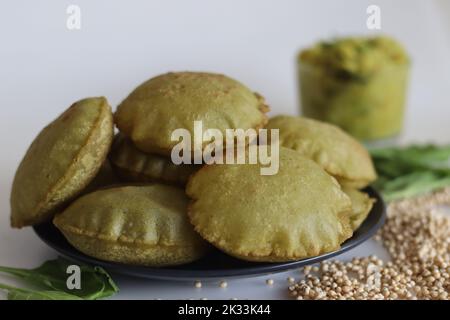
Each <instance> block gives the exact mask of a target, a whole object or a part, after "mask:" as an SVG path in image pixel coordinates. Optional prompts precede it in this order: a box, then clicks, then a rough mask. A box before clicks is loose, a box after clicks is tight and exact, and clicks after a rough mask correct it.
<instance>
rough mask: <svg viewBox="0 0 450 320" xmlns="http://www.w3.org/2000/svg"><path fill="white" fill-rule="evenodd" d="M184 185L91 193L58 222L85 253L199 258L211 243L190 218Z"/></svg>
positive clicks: (146, 259)
mask: <svg viewBox="0 0 450 320" xmlns="http://www.w3.org/2000/svg"><path fill="white" fill-rule="evenodd" d="M187 204H188V198H187V197H186V195H185V193H184V191H183V189H180V188H177V187H173V186H166V185H161V184H151V185H146V186H124V187H112V188H108V189H103V190H98V191H96V192H93V193H90V194H88V195H85V196H83V197H81V198H79V199H78V200H76V201H75V202H74V203H72V204H71V205H70V206H69V207H68V208H67V209H66V210H65V211H64V212H62V213H61V214H59V215H57V216H56V217H55V219H54V221H53V222H54V224H55V225H56V227H58V229H59V230H61V232H62V233H63V234H64V236H65V237H66V238H67V240H68V241H69V242H70V243H71V244H72V245H73V246H74V247H75V248H77V249H78V250H80V251H81V252H83V253H85V254H87V255H89V256H91V257H95V258H98V259H101V260H107V261H113V262H120V263H125V264H133V265H145V266H158V267H161V266H172V265H179V264H184V263H189V262H191V261H194V260H196V259H198V258H200V257H202V256H203V255H204V253H205V252H206V250H207V248H208V245H207V243H206V242H205V241H203V240H202V239H201V238H200V237H199V236H198V234H197V233H196V232H195V231H194V228H193V227H192V226H191V224H190V223H189V221H188V218H187V215H186V207H187Z"/></svg>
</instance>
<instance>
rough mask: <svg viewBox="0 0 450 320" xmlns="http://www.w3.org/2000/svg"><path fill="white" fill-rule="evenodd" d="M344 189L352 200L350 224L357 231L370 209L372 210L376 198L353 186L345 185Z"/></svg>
mask: <svg viewBox="0 0 450 320" xmlns="http://www.w3.org/2000/svg"><path fill="white" fill-rule="evenodd" d="M342 191H344V192H345V194H346V195H348V196H349V198H350V200H351V201H352V211H351V214H350V224H351V225H352V229H353V231H355V230H356V229H358V228H359V227H360V226H361V224H362V223H363V222H364V220H366V218H367V216H368V215H369V212H370V210H372V207H373V204H374V203H375V199H373V198H371V197H369V195H368V194H367V193H365V192H363V191H359V190H356V189H353V188H348V187H343V188H342Z"/></svg>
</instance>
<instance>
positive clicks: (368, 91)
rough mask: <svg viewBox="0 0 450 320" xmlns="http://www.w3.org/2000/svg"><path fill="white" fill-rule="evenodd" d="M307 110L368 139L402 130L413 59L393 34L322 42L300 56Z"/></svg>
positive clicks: (303, 108)
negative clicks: (389, 36)
mask: <svg viewBox="0 0 450 320" xmlns="http://www.w3.org/2000/svg"><path fill="white" fill-rule="evenodd" d="M298 62H299V77H300V92H301V103H302V110H303V114H304V115H305V116H308V117H312V118H316V119H319V120H323V121H328V122H331V123H334V124H336V125H338V126H340V127H342V128H343V129H344V130H346V131H348V132H349V133H350V134H353V135H354V136H356V137H357V138H360V139H362V140H372V139H377V138H385V137H389V136H393V135H395V134H397V133H399V131H400V130H401V127H402V121H403V111H404V104H405V92H406V86H407V79H408V76H409V66H410V60H409V57H408V55H407V53H406V52H405V50H404V48H403V47H402V46H401V45H400V44H399V43H398V42H396V41H395V40H393V39H391V38H388V37H373V38H356V37H352V38H342V39H336V40H334V41H327V42H320V43H318V44H316V45H315V46H313V47H311V48H309V49H306V50H303V51H302V52H301V53H300V54H299V57H298Z"/></svg>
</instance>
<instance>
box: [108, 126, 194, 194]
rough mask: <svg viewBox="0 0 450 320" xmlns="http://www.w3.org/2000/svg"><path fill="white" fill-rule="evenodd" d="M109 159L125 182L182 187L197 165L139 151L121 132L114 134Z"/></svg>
mask: <svg viewBox="0 0 450 320" xmlns="http://www.w3.org/2000/svg"><path fill="white" fill-rule="evenodd" d="M109 159H110V161H111V163H112V164H113V166H114V170H115V172H116V173H117V175H118V176H119V177H120V179H121V180H122V181H125V182H144V183H145V182H162V183H167V184H174V185H178V186H181V187H184V186H185V185H186V183H187V180H188V178H189V176H190V175H191V174H192V173H194V172H195V171H197V170H198V169H199V166H197V165H189V164H180V165H176V164H174V163H173V162H172V161H171V159H170V157H164V156H161V155H158V154H148V153H144V152H142V151H140V150H139V149H138V148H136V147H135V146H134V145H133V143H132V142H131V141H130V140H129V139H128V138H126V137H125V136H124V135H123V134H118V135H116V138H115V139H114V143H113V146H112V150H111V153H110V155H109Z"/></svg>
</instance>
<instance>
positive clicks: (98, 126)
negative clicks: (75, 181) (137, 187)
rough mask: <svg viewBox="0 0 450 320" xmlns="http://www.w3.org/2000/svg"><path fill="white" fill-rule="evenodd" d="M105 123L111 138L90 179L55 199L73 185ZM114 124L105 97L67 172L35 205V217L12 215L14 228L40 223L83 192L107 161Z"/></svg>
mask: <svg viewBox="0 0 450 320" xmlns="http://www.w3.org/2000/svg"><path fill="white" fill-rule="evenodd" d="M105 115H106V117H105V118H104V116H105ZM103 125H105V126H106V125H107V126H109V125H110V126H111V129H112V130H111V134H110V139H109V141H108V144H109V146H108V147H107V148H105V150H104V152H103V154H101V155H100V157H99V161H98V164H99V165H98V166H97V167H96V168H94V169H93V170H92V171H91V177H90V179H85V180H84V181H83V182H82V183H81V184H80V185H79V186H78V188H75V190H74V191H72V192H66V193H67V195H66V196H64V197H62V198H61V199H58V201H55V200H53V199H54V198H55V196H57V195H58V193H64V189H65V188H69V189H70V187H71V186H70V184H69V186H68V181H70V180H71V179H72V178H73V177H74V176H75V175H74V174H73V173H74V172H75V173H76V171H77V166H78V163H79V162H80V159H82V158H83V157H85V156H86V155H87V154H86V146H88V145H89V144H91V143H93V142H94V141H95V140H96V137H95V136H96V133H97V132H99V133H101V131H102V127H103ZM113 126H114V122H113V117H112V112H111V108H110V106H109V105H108V103H107V102H106V99H105V101H104V103H103V104H102V106H101V107H100V112H99V115H98V117H97V119H96V120H95V121H94V124H93V126H92V129H91V130H90V132H89V134H88V137H87V139H86V141H85V143H84V144H83V145H82V146H80V148H79V151H78V153H77V154H76V155H75V156H74V158H73V159H72V162H71V164H70V165H69V167H68V168H67V170H66V172H65V174H64V175H63V176H62V177H61V178H60V179H59V180H58V181H57V182H56V183H55V184H54V185H53V186H52V187H50V189H49V191H48V192H47V194H46V195H45V197H44V199H42V200H41V201H40V202H38V204H37V205H36V206H35V208H36V209H35V212H36V214H35V215H33V217H28V218H27V217H25V218H20V219H19V220H18V219H14V218H13V217H11V220H10V222H11V226H12V227H13V228H22V227H25V226H28V225H34V224H38V223H41V222H44V221H46V220H47V219H48V218H50V217H51V216H52V215H54V213H55V212H54V210H57V209H58V207H59V206H61V205H62V204H64V203H65V202H66V201H69V200H70V199H71V198H73V197H75V196H76V195H77V194H78V193H79V192H81V191H82V190H83V189H84V188H85V187H87V186H88V185H89V183H90V182H91V181H92V180H93V179H94V178H95V176H96V174H97V173H98V172H99V170H100V168H101V165H102V163H103V162H104V161H105V159H106V157H107V156H108V151H109V148H110V147H111V144H112V139H113V134H114V130H113ZM85 176H89V175H85ZM59 189H62V190H63V192H61V190H59Z"/></svg>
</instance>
